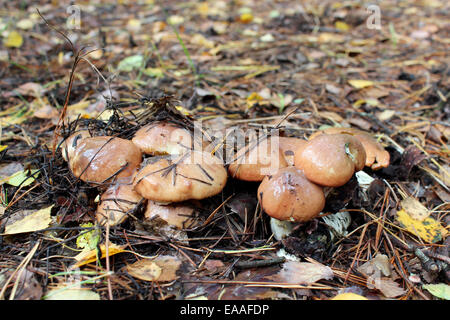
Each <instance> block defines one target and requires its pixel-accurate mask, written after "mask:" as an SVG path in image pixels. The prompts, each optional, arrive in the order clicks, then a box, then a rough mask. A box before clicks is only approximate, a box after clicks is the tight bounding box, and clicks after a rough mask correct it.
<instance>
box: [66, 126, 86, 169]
mask: <svg viewBox="0 0 450 320" xmlns="http://www.w3.org/2000/svg"><path fill="white" fill-rule="evenodd" d="M90 137H91V133H90V132H89V130H86V129H82V130H78V131H75V132H74V133H72V134H71V135H70V136H69V137H67V139H65V140H64V141H63V142H62V143H61V154H62V157H63V158H64V160H66V161H69V159H72V158H73V156H74V152H75V149H76V147H77V146H78V144H79V143H80V142H81V140H83V139H84V138H90Z"/></svg>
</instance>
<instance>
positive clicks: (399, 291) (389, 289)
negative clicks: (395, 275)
mask: <svg viewBox="0 0 450 320" xmlns="http://www.w3.org/2000/svg"><path fill="white" fill-rule="evenodd" d="M367 284H368V287H369V288H370V287H371V286H373V287H374V288H376V289H378V290H380V291H381V293H382V294H383V295H384V296H385V297H386V298H395V297H398V296H401V295H403V294H405V293H406V291H405V289H403V288H401V287H400V285H399V284H398V283H397V282H395V281H394V280H392V279H388V278H374V277H369V278H368V279H367Z"/></svg>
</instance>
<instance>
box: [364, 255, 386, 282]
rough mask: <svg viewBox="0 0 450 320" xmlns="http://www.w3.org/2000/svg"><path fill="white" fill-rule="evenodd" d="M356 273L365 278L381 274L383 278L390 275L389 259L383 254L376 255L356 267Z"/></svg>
mask: <svg viewBox="0 0 450 320" xmlns="http://www.w3.org/2000/svg"><path fill="white" fill-rule="evenodd" d="M358 271H359V272H361V273H363V274H365V275H366V276H372V275H374V274H376V273H377V272H381V273H382V274H383V275H384V276H386V277H387V276H390V275H391V266H390V263H389V258H388V257H387V256H386V255H384V254H377V255H376V256H375V258H373V259H371V260H369V261H367V262H365V263H364V264H362V265H360V266H359V267H358Z"/></svg>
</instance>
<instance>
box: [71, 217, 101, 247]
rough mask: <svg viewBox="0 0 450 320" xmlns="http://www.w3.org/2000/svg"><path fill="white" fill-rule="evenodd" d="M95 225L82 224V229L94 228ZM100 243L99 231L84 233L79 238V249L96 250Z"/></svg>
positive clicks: (93, 230)
mask: <svg viewBox="0 0 450 320" xmlns="http://www.w3.org/2000/svg"><path fill="white" fill-rule="evenodd" d="M93 226H94V225H93V224H92V223H85V224H81V225H80V227H83V228H92V227H93ZM99 241H100V233H99V232H98V229H92V230H91V231H89V232H85V231H83V232H82V233H81V235H80V236H78V238H77V247H78V248H81V249H84V248H88V249H91V250H92V249H95V248H96V247H97V244H98V243H99Z"/></svg>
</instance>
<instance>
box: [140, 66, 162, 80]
mask: <svg viewBox="0 0 450 320" xmlns="http://www.w3.org/2000/svg"><path fill="white" fill-rule="evenodd" d="M144 73H145V74H146V75H147V76H149V77H154V78H161V77H164V69H161V68H146V69H144Z"/></svg>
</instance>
